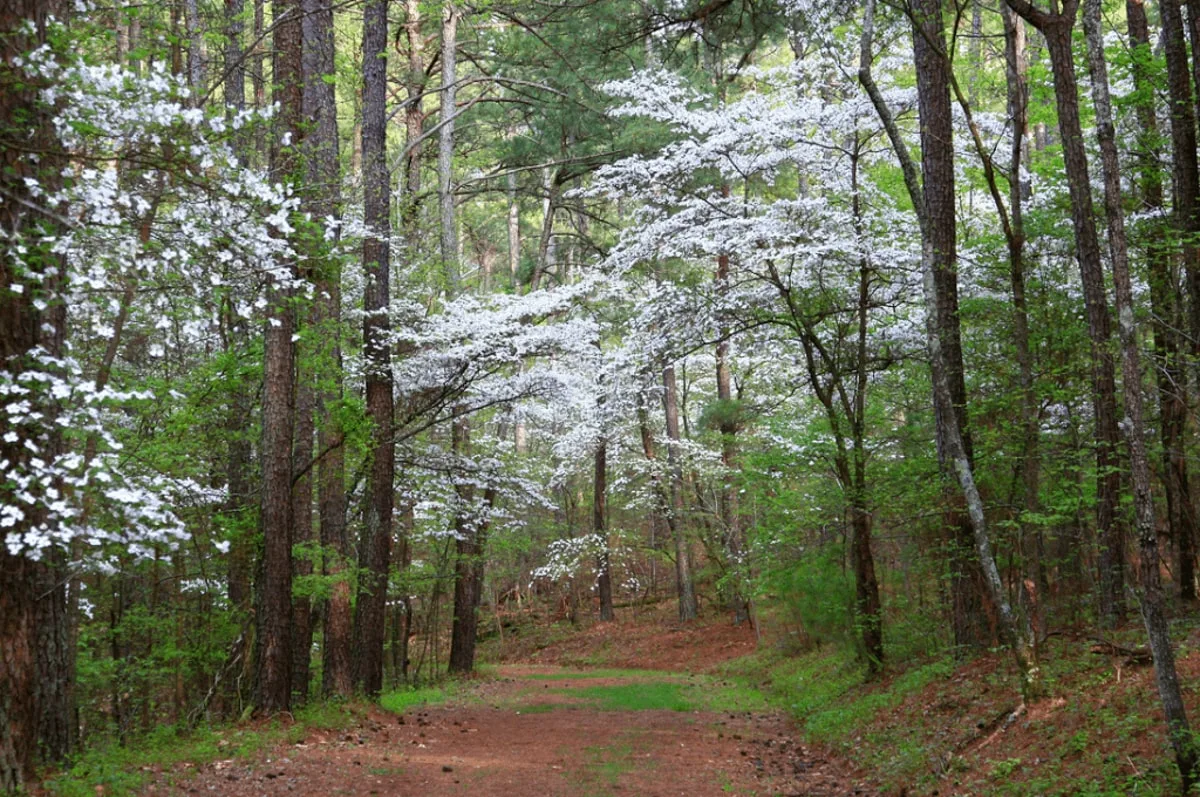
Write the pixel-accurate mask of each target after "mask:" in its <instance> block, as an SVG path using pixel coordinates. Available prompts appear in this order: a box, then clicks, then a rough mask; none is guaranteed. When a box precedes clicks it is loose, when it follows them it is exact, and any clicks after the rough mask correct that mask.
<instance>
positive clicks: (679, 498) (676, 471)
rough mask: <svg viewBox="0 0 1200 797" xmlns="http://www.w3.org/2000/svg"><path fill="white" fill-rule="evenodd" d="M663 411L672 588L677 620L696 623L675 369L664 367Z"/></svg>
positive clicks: (673, 367) (697, 612)
mask: <svg viewBox="0 0 1200 797" xmlns="http://www.w3.org/2000/svg"><path fill="white" fill-rule="evenodd" d="M662 380H663V409H664V411H665V413H666V418H667V469H668V470H669V471H670V479H671V487H670V495H671V505H670V512H669V514H668V515H667V517H668V518H670V519H671V524H672V526H671V530H672V532H673V533H674V535H675V587H676V589H677V591H678V593H679V621H680V622H683V623H687V622H690V621H692V620H695V619H696V617H697V616H698V614H699V611H698V608H697V606H696V587H695V584H694V583H693V581H692V561H691V559H692V557H691V553H690V551H689V546H688V540H687V534H686V533H685V528H684V527H685V524H684V522H683V463H682V462H681V461H680V458H681V453H680V451H679V398H678V389H677V387H676V383H675V366H673V365H668V366H666V367H665V368H663V372H662Z"/></svg>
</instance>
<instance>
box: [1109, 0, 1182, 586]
mask: <svg viewBox="0 0 1200 797" xmlns="http://www.w3.org/2000/svg"><path fill="white" fill-rule="evenodd" d="M1125 7H1126V9H1127V11H1126V16H1127V18H1128V20H1129V31H1130V38H1131V39H1133V40H1134V42H1135V43H1136V44H1137V46H1138V47H1139V48H1144V49H1142V52H1143V53H1144V56H1142V57H1143V58H1145V59H1149V58H1150V57H1151V47H1150V40H1149V38H1150V32H1149V25H1148V24H1147V22H1146V10H1145V7H1144V5H1143V4H1142V3H1141V2H1140V0H1128V2H1126V4H1125ZM1190 8H1191V7H1190V6H1189V9H1190ZM1197 10H1200V9H1197ZM1160 12H1161V16H1162V38H1163V49H1164V51H1165V53H1166V61H1167V90H1168V95H1169V103H1168V108H1169V109H1170V117H1171V152H1172V159H1171V162H1172V164H1173V166H1174V169H1173V178H1174V179H1173V185H1174V199H1175V201H1174V206H1175V214H1174V224H1175V228H1176V230H1177V232H1178V236H1179V239H1180V241H1181V242H1182V246H1181V248H1182V253H1183V266H1184V273H1185V274H1186V275H1187V281H1188V286H1189V288H1188V290H1189V294H1190V296H1191V300H1192V301H1191V307H1192V311H1193V316H1192V324H1191V334H1192V335H1193V336H1194V335H1195V334H1196V333H1197V332H1198V331H1200V322H1197V320H1196V312H1198V311H1200V306H1198V305H1197V303H1196V302H1197V299H1200V242H1198V239H1197V236H1200V169H1198V168H1197V158H1196V112H1195V107H1194V106H1193V104H1192V85H1191V78H1190V76H1189V74H1188V54H1187V43H1186V40H1185V37H1184V30H1183V17H1182V15H1181V14H1180V10H1179V6H1178V4H1176V3H1173V2H1168V3H1162V4H1160ZM1134 63H1135V65H1138V64H1140V63H1141V61H1140V60H1139V59H1135V61H1134ZM1144 71H1145V68H1144V67H1142V68H1138V69H1135V70H1134V78H1135V80H1136V79H1138V78H1139V77H1141V78H1143V79H1148V76H1145V75H1143V72H1144ZM1143 105H1145V106H1146V111H1144V112H1142V113H1143V115H1145V113H1147V112H1148V113H1149V114H1150V115H1149V116H1148V117H1147V118H1145V119H1141V120H1140V121H1141V124H1142V128H1143V130H1148V129H1149V128H1150V122H1151V120H1152V119H1153V105H1152V104H1151V103H1148V102H1147V103H1144V104H1143ZM1148 145H1149V144H1148ZM1146 164H1147V168H1148V169H1153V170H1154V174H1155V175H1156V176H1155V178H1154V182H1155V184H1156V185H1157V192H1158V197H1157V203H1155V204H1154V206H1155V207H1161V204H1162V197H1161V193H1162V187H1161V179H1160V178H1158V177H1157V171H1158V166H1157V159H1156V157H1155V154H1151V153H1149V152H1148V153H1147V157H1146ZM1148 201H1150V202H1152V203H1154V196H1153V190H1152V191H1151V192H1150V193H1149V194H1148ZM1152 255H1153V256H1152V258H1151V267H1152V268H1151V270H1152V273H1151V275H1150V294H1151V301H1152V302H1153V304H1154V318H1155V327H1154V329H1155V331H1154V345H1155V349H1156V352H1157V354H1158V357H1159V358H1160V360H1161V362H1162V364H1161V366H1160V367H1159V368H1156V369H1155V370H1156V373H1158V375H1159V376H1158V388H1159V402H1160V404H1161V406H1162V421H1161V423H1160V425H1159V434H1160V436H1161V439H1162V444H1163V459H1164V462H1163V466H1164V468H1165V469H1166V474H1167V476H1166V478H1165V479H1164V484H1165V487H1166V493H1167V512H1168V521H1169V523H1168V525H1169V527H1170V529H1171V533H1172V535H1174V537H1175V543H1176V550H1177V552H1178V556H1179V561H1178V567H1177V568H1176V570H1177V578H1178V581H1179V596H1180V598H1182V599H1183V600H1195V599H1196V575H1197V574H1196V513H1195V506H1194V504H1193V502H1192V498H1191V490H1190V487H1189V475H1188V466H1187V457H1186V456H1185V446H1184V444H1185V435H1186V428H1187V389H1186V383H1187V377H1186V373H1187V372H1186V369H1185V368H1184V363H1183V346H1182V345H1181V340H1180V334H1179V332H1178V331H1177V330H1180V329H1183V328H1184V325H1183V321H1182V316H1183V313H1182V310H1181V309H1180V306H1181V304H1182V302H1181V301H1180V299H1179V278H1178V275H1177V273H1176V272H1175V269H1174V267H1173V265H1172V262H1171V256H1170V253H1169V252H1165V251H1164V252H1160V253H1152ZM1193 352H1195V349H1193Z"/></svg>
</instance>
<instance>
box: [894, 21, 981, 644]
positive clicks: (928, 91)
mask: <svg viewBox="0 0 1200 797" xmlns="http://www.w3.org/2000/svg"><path fill="white" fill-rule="evenodd" d="M912 18H913V57H914V59H915V63H916V73H917V98H918V103H919V107H920V119H921V172H922V186H923V190H924V208H925V215H926V219H927V221H928V224H927V236H926V237H927V244H928V245H929V247H930V249H931V252H932V257H933V276H934V284H935V288H936V290H937V302H938V307H937V318H938V323H939V324H940V325H941V326H940V328H939V330H938V337H939V339H940V340H941V345H942V353H943V361H942V363H940V364H938V363H935V364H934V366H933V367H935V368H937V367H944V368H945V369H946V372H945V379H946V383H947V385H948V386H949V388H950V398H951V403H950V404H940V403H938V402H937V401H936V400H935V402H934V409H935V413H936V414H937V415H938V416H942V415H947V414H953V415H954V419H955V423H956V424H957V426H958V429H959V430H960V433H961V435H962V440H963V446H964V448H965V453H966V456H967V460H968V461H969V462H971V463H973V462H974V457H973V454H972V448H971V436H970V430H969V426H968V424H967V412H966V401H967V389H966V380H965V377H964V367H963V357H962V334H961V330H960V324H959V317H958V266H957V259H958V252H957V242H956V229H955V203H956V201H957V198H956V197H955V193H954V146H953V137H954V125H953V120H952V116H951V112H950V73H949V64H948V61H947V59H946V55H945V53H946V38H945V32H944V24H943V20H942V0H914V2H913V3H912ZM935 398H936V395H935ZM945 427H946V425H945V424H944V423H943V424H938V428H939V429H944V428H945ZM945 448H946V446H945V441H943V440H941V438H940V437H939V438H938V451H939V455H938V456H939V460H940V462H941V466H942V469H943V471H944V472H946V473H947V475H948V474H949V470H950V468H951V464H950V459H949V457H948V456H946V455H945ZM947 492H948V493H950V495H951V496H952V495H953V492H952V488H951V487H949V483H948V486H947ZM948 500H949V511H947V513H946V518H947V526H948V528H949V529H950V533H951V540H950V546H949V547H950V551H951V555H950V567H951V574H950V592H951V606H952V613H951V620H952V627H953V629H954V641H955V644H957V645H963V646H968V647H985V646H987V645H989V644H991V642H992V637H993V634H992V632H991V630H990V629H989V628H988V623H987V616H988V611H987V598H986V589H985V587H984V585H983V579H982V574H981V573H980V572H979V566H978V563H977V562H976V559H975V557H974V555H973V554H972V548H973V537H972V532H971V523H970V519H969V517H968V516H967V514H966V513H965V512H964V511H963V509H962V507H961V505H960V504H959V501H958V500H957V499H956V498H954V497H949V499H948Z"/></svg>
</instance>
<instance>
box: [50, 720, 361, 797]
mask: <svg viewBox="0 0 1200 797" xmlns="http://www.w3.org/2000/svg"><path fill="white" fill-rule="evenodd" d="M361 713H362V708H361V707H360V706H356V705H353V704H347V703H335V702H329V703H315V704H313V705H311V706H307V707H305V708H303V709H300V710H298V711H297V712H295V722H291V723H284V722H282V721H280V720H278V719H275V720H272V721H270V722H268V723H261V724H258V725H247V726H245V727H237V726H224V727H199V728H195V729H192V730H182V729H179V728H176V727H174V726H163V727H160V728H159V729H157V730H155V731H152V732H151V733H149V734H147V735H145V736H139V737H138V738H137V739H136V740H134V741H132V742H131V743H130V744H128V745H126V746H124V747H122V746H120V745H118V744H116V742H115V741H113V742H108V743H104V744H97V745H94V746H92V747H90V748H88V749H87V750H86V751H84V752H83V753H82V754H80V755H79V756H77V757H76V759H75V761H74V763H73V764H72V765H71V766H70V767H69V768H68V769H66V770H65V771H63V772H61V773H59V774H57V775H55V776H53V777H50V778H48V779H46V780H45V781H44V782H43V784H42V785H43V786H44V787H45V789H46V790H47V791H48V792H49V793H51V794H55V795H62V797H95V795H96V794H99V793H103V794H106V795H124V794H133V793H135V792H137V791H139V790H141V789H143V788H144V787H145V786H146V785H147V784H148V783H149V782H150V781H151V780H157V781H160V782H164V781H165V782H166V783H169V784H173V783H177V782H179V781H181V780H184V779H186V778H187V777H188V776H189V775H190V773H191V772H192V771H194V767H195V766H202V765H204V764H208V763H211V762H213V761H220V760H224V759H241V758H250V757H252V756H254V755H256V754H257V753H259V752H260V751H262V750H263V749H265V748H267V747H270V746H272V745H275V744H280V743H283V742H296V741H299V740H301V739H303V738H304V736H305V735H307V733H308V732H309V730H311V729H315V728H328V729H339V728H344V727H348V726H350V725H352V724H353V723H354V722H356V721H357V719H358V717H359V715H360V714H361ZM185 763H188V764H192V765H194V766H193V768H188V769H181V768H180V765H182V764H185Z"/></svg>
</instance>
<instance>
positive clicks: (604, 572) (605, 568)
mask: <svg viewBox="0 0 1200 797" xmlns="http://www.w3.org/2000/svg"><path fill="white" fill-rule="evenodd" d="M593 465H594V466H595V467H594V471H595V473H594V479H593V481H592V533H593V534H595V535H596V537H597V538H598V539H599V545H600V552H599V553H598V554H597V555H596V591H597V592H598V593H599V595H600V620H601V621H603V622H611V621H612V620H614V619H615V617H616V615H615V614H614V613H613V594H612V572H611V571H610V569H609V556H608V525H607V519H608V502H607V494H608V440H607V439H606V438H604V437H601V438H600V440H599V443H598V444H597V446H596V454H595V457H594V462H593Z"/></svg>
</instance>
